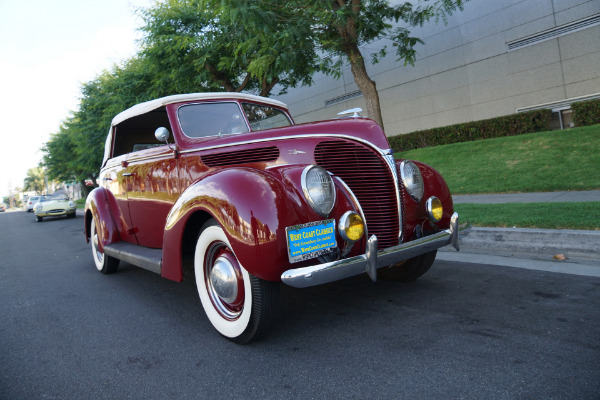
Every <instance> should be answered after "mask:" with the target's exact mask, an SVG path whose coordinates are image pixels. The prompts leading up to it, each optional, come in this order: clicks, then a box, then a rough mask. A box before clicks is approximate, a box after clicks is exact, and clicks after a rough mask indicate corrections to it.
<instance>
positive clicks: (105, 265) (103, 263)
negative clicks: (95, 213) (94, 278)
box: [90, 219, 119, 274]
mask: <svg viewBox="0 0 600 400" xmlns="http://www.w3.org/2000/svg"><path fill="white" fill-rule="evenodd" d="M90 239H91V242H92V257H93V258H94V264H96V268H97V269H98V271H100V272H102V273H103V274H112V273H115V272H117V269H118V268H119V259H118V258H114V257H111V256H107V255H106V254H104V253H103V252H102V251H100V249H99V246H98V241H99V240H100V239H99V237H98V232H97V230H96V220H95V219H92V225H91V227H90Z"/></svg>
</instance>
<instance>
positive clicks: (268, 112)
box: [242, 103, 291, 131]
mask: <svg viewBox="0 0 600 400" xmlns="http://www.w3.org/2000/svg"><path fill="white" fill-rule="evenodd" d="M242 107H243V108H244V113H245V114H246V118H248V122H249V123H250V128H252V130H253V131H261V130H263V129H271V128H281V127H282V126H289V125H291V122H290V120H289V119H288V117H287V116H286V115H285V114H284V113H283V112H282V111H281V110H278V109H277V108H274V107H269V106H265V105H261V104H252V103H242Z"/></svg>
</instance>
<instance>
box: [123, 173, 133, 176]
mask: <svg viewBox="0 0 600 400" xmlns="http://www.w3.org/2000/svg"><path fill="white" fill-rule="evenodd" d="M131 175H133V174H132V173H131V172H123V176H131Z"/></svg>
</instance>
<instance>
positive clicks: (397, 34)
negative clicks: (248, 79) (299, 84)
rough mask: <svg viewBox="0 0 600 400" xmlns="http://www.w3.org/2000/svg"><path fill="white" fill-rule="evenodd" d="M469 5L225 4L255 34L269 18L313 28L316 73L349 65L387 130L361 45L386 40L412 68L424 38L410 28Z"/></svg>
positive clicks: (384, 1)
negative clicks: (317, 60)
mask: <svg viewBox="0 0 600 400" xmlns="http://www.w3.org/2000/svg"><path fill="white" fill-rule="evenodd" d="M466 1H467V0H421V1H418V2H416V3H414V4H413V3H409V2H393V1H389V0H283V1H276V2H275V1H273V2H270V1H269V2H266V1H247V0H223V1H222V2H221V4H222V6H223V7H224V8H227V9H231V10H235V12H236V13H237V14H239V16H240V18H239V19H240V20H243V21H246V22H244V23H245V26H246V27H247V28H248V29H249V30H250V31H252V32H257V31H260V30H261V29H262V21H264V20H266V19H267V18H268V15H270V14H276V15H278V16H279V18H281V19H282V20H283V21H285V23H288V24H290V25H291V26H294V27H298V26H302V25H304V26H305V27H309V28H310V35H311V39H312V41H313V43H314V46H315V47H316V48H318V50H319V51H320V52H321V54H322V55H323V57H322V58H321V62H320V64H319V65H318V66H316V67H315V69H320V70H321V71H323V72H325V73H328V74H333V75H334V76H337V77H339V76H340V75H341V71H342V67H343V66H344V65H345V63H349V64H350V68H351V70H352V74H353V76H354V80H355V82H356V84H357V85H358V88H359V89H360V90H361V91H362V93H363V95H364V97H365V102H366V106H367V113H368V115H369V117H370V118H372V119H373V120H375V121H376V122H377V123H379V124H380V125H381V126H382V127H383V118H382V116H381V107H380V103H379V94H378V92H377V87H376V83H375V81H373V80H372V79H371V78H370V77H369V75H368V73H367V68H366V62H365V57H364V55H363V53H362V50H361V48H360V47H361V46H365V45H372V44H374V43H375V42H376V41H378V40H381V39H387V40H389V41H391V44H392V45H393V47H395V48H396V56H397V58H398V60H399V61H402V62H404V64H405V65H406V64H413V63H414V62H415V60H416V55H417V53H416V50H415V47H416V45H417V44H420V43H423V40H422V39H420V38H419V37H417V36H414V33H413V31H412V30H411V28H413V27H416V26H422V25H423V24H424V23H425V22H427V21H430V20H431V19H432V18H434V19H435V20H438V19H442V20H444V21H445V19H446V18H447V16H448V15H450V14H451V13H452V12H453V11H454V10H456V9H457V8H459V9H462V7H463V4H464V3H465V2H466ZM265 4H268V7H266V6H265ZM267 9H268V11H267ZM386 53H387V46H385V45H382V47H380V48H379V49H378V50H377V51H375V52H374V53H372V54H371V57H372V62H378V61H379V59H381V58H382V57H384V56H385V55H386Z"/></svg>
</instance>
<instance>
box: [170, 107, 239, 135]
mask: <svg viewBox="0 0 600 400" xmlns="http://www.w3.org/2000/svg"><path fill="white" fill-rule="evenodd" d="M177 117H178V118H179V124H180V125H181V130H182V131H183V133H184V134H185V136H187V137H191V138H201V137H207V136H217V135H230V134H235V133H246V132H249V129H248V125H246V121H245V120H244V116H243V115H242V111H241V110H240V107H239V106H238V104H237V103H233V102H222V103H199V104H187V105H184V106H181V107H179V109H178V110H177Z"/></svg>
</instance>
